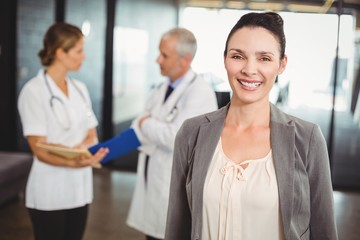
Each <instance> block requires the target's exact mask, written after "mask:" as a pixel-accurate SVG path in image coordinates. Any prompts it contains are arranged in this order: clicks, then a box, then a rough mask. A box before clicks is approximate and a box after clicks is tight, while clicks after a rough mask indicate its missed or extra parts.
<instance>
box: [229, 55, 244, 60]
mask: <svg viewBox="0 0 360 240" xmlns="http://www.w3.org/2000/svg"><path fill="white" fill-rule="evenodd" d="M231 58H233V59H242V58H243V57H242V56H240V55H234V56H232V57H231Z"/></svg>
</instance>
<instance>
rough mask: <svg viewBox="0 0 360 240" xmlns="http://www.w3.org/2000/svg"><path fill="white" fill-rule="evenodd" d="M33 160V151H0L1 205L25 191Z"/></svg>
mask: <svg viewBox="0 0 360 240" xmlns="http://www.w3.org/2000/svg"><path fill="white" fill-rule="evenodd" d="M32 161H33V158H32V155H31V153H23V152H0V205H1V204H3V203H5V202H7V201H8V200H10V199H12V198H15V197H17V196H19V194H23V193H24V190H25V186H26V181H27V178H28V175H29V172H30V168H31V165H32Z"/></svg>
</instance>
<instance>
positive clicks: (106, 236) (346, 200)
mask: <svg viewBox="0 0 360 240" xmlns="http://www.w3.org/2000/svg"><path fill="white" fill-rule="evenodd" d="M94 175H95V177H94V184H95V190H94V191H95V201H94V203H93V204H92V205H91V210H90V217H89V222H88V226H87V230H86V233H85V237H84V240H121V239H124V240H140V239H141V240H144V236H143V235H142V234H141V233H138V232H137V231H135V230H133V229H131V228H129V227H127V225H126V223H125V220H126V216H127V211H128V208H129V203H130V199H131V196H132V192H133V188H134V184H135V180H136V175H135V174H134V173H130V172H123V171H117V170H110V169H108V168H103V169H97V170H95V174H94ZM334 200H335V210H336V219H337V225H338V232H339V239H341V240H358V239H360V237H359V236H360V227H359V223H360V192H341V191H335V192H334ZM0 239H1V240H32V239H33V237H32V230H31V225H30V221H29V218H28V215H27V212H26V209H25V207H24V199H23V197H20V198H19V199H15V200H13V201H11V202H9V203H7V204H6V205H3V206H0Z"/></svg>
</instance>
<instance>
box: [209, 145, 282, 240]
mask: <svg viewBox="0 0 360 240" xmlns="http://www.w3.org/2000/svg"><path fill="white" fill-rule="evenodd" d="M246 164H248V166H247V167H246V168H245V169H244V168H243V166H244V165H245V166H246ZM203 196H204V197H203V225H202V239H208V240H240V239H241V240H263V239H276V240H279V239H283V234H282V232H283V230H282V221H281V216H280V210H279V196H278V186H277V180H276V175H275V168H274V163H273V158H272V154H271V150H270V152H269V153H268V154H267V156H265V157H264V158H261V159H256V160H247V161H244V162H242V163H240V164H237V163H234V162H233V161H231V160H230V159H229V158H227V157H226V155H225V154H224V152H223V149H222V144H221V138H220V140H219V143H218V145H217V147H216V150H215V153H214V157H213V159H212V161H211V164H210V166H209V171H208V173H207V176H206V180H205V186H204V195H203Z"/></svg>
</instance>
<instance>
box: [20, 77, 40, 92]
mask: <svg viewBox="0 0 360 240" xmlns="http://www.w3.org/2000/svg"><path fill="white" fill-rule="evenodd" d="M44 81H45V80H44V79H43V78H41V77H40V76H39V74H38V75H36V76H34V77H33V78H31V79H29V80H28V81H26V82H25V83H24V85H23V86H22V88H21V92H22V93H27V92H38V91H39V90H40V89H41V88H42V87H44V86H45V82H44Z"/></svg>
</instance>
